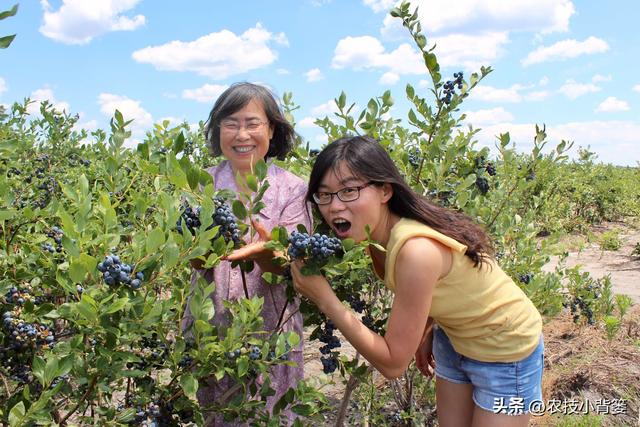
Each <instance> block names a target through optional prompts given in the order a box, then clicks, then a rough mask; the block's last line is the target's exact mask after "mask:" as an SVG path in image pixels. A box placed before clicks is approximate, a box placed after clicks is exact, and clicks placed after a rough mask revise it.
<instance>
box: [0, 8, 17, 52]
mask: <svg viewBox="0 0 640 427" xmlns="http://www.w3.org/2000/svg"><path fill="white" fill-rule="evenodd" d="M16 13H18V5H17V4H15V5H14V6H13V7H12V8H11V9H9V10H5V11H3V12H0V21H2V20H3V19H5V18H8V17H10V16H14V15H15V14H16ZM15 38H16V35H15V34H12V35H10V36H3V37H0V49H6V48H8V47H9V45H11V42H13V39H15Z"/></svg>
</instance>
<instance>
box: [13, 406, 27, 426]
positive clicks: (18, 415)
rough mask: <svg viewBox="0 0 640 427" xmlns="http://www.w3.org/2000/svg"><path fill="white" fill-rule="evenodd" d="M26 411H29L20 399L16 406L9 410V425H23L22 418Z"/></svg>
mask: <svg viewBox="0 0 640 427" xmlns="http://www.w3.org/2000/svg"><path fill="white" fill-rule="evenodd" d="M26 413H27V411H26V409H25V407H24V402H22V401H20V402H18V403H16V404H15V406H14V407H13V408H11V411H9V426H11V427H14V426H16V427H17V426H20V425H22V419H23V418H24V416H25V414H26Z"/></svg>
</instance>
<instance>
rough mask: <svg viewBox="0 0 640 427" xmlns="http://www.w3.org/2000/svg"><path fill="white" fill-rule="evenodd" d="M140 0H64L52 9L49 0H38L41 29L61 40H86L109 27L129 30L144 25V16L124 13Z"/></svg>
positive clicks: (83, 41) (63, 41)
mask: <svg viewBox="0 0 640 427" xmlns="http://www.w3.org/2000/svg"><path fill="white" fill-rule="evenodd" d="M139 1H140V0H92V1H86V0H63V1H62V5H61V6H60V8H59V9H58V10H53V8H52V7H51V4H49V1H48V0H41V2H40V3H41V5H42V8H43V9H44V16H43V23H42V25H41V26H40V32H41V33H42V34H43V35H44V36H45V37H49V38H51V39H53V40H56V41H59V42H62V43H67V44H87V43H89V42H90V41H91V40H93V38H95V37H98V36H100V35H102V34H105V33H108V32H110V31H132V30H135V29H136V28H138V27H140V26H142V25H144V23H145V17H144V16H143V15H135V16H126V15H125V13H126V12H127V11H129V10H131V9H133V8H134V7H135V6H136V4H137V3H138V2H139Z"/></svg>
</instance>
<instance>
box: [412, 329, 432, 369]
mask: <svg viewBox="0 0 640 427" xmlns="http://www.w3.org/2000/svg"><path fill="white" fill-rule="evenodd" d="M415 357H416V367H417V368H418V370H419V371H420V372H422V375H424V376H425V377H431V376H433V374H434V373H435V368H436V361H435V359H434V358H433V328H432V321H431V319H430V320H429V321H428V322H427V326H426V327H425V330H424V335H423V336H422V341H420V345H419V346H418V350H417V351H416V355H415Z"/></svg>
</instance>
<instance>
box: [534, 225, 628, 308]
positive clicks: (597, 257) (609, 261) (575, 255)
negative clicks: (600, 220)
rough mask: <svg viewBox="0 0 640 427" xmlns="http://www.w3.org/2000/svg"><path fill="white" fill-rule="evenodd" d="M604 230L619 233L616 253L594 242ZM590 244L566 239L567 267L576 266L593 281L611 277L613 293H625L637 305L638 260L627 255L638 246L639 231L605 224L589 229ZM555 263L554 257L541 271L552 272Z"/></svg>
mask: <svg viewBox="0 0 640 427" xmlns="http://www.w3.org/2000/svg"><path fill="white" fill-rule="evenodd" d="M607 231H609V232H610V231H616V232H618V233H619V238H620V242H621V243H622V245H621V247H620V249H618V250H617V251H608V250H603V249H602V248H601V247H600V244H599V243H598V242H597V241H598V237H599V236H601V235H602V233H604V232H607ZM592 232H593V234H592V242H583V241H576V238H575V236H573V237H574V238H573V239H572V236H567V238H566V239H565V240H566V241H567V243H566V246H567V248H568V249H569V257H568V258H567V260H566V265H567V267H574V266H576V265H579V266H580V269H581V270H582V271H587V272H589V274H590V275H591V276H592V277H594V278H600V277H603V276H606V275H607V274H609V275H611V283H612V285H613V289H614V292H615V293H616V294H626V295H628V296H629V297H631V299H632V300H633V301H634V303H636V304H640V257H638V256H635V257H634V256H632V255H631V253H632V252H633V249H634V247H635V245H636V244H637V243H640V229H638V228H636V227H630V226H628V225H625V224H624V223H606V224H602V225H599V226H595V227H593V229H592ZM557 263H558V257H557V256H554V257H552V259H551V262H550V263H549V264H547V265H546V266H545V268H544V270H546V271H553V269H554V268H555V266H556V265H557Z"/></svg>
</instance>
